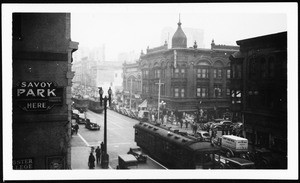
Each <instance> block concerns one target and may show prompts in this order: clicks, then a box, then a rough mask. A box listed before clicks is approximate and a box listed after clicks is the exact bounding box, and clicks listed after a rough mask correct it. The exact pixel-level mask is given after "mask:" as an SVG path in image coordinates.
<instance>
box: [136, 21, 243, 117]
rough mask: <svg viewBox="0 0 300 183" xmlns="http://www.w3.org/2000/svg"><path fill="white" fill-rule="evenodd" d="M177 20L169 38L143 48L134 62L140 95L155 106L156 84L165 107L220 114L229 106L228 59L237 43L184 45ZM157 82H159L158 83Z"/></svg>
mask: <svg viewBox="0 0 300 183" xmlns="http://www.w3.org/2000/svg"><path fill="white" fill-rule="evenodd" d="M187 46H188V45H187V36H186V35H185V33H184V31H183V30H182V28H181V22H179V23H178V28H177V31H176V32H175V34H174V35H173V37H172V46H171V48H170V49H168V44H167V42H166V43H165V44H164V45H163V46H160V47H156V48H152V49H149V48H148V49H147V52H146V53H145V54H143V53H142V54H141V56H140V59H139V61H138V64H139V69H140V70H141V73H142V98H143V99H147V101H148V104H150V106H151V107H153V108H155V107H157V102H158V95H159V85H160V98H161V101H164V102H165V103H166V108H167V109H170V110H176V109H177V110H178V111H185V112H190V111H196V110H197V109H202V110H203V111H204V116H205V120H209V119H212V118H220V117H223V114H224V113H225V112H226V111H228V110H229V107H230V87H229V86H230V60H229V56H230V55H231V54H233V53H234V52H236V51H237V50H238V47H237V46H226V45H216V44H215V43H214V40H213V41H212V44H211V49H203V48H198V46H197V43H196V41H195V42H194V45H192V46H191V47H189V48H188V47H187ZM159 83H161V84H159Z"/></svg>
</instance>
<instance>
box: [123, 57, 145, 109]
mask: <svg viewBox="0 0 300 183" xmlns="http://www.w3.org/2000/svg"><path fill="white" fill-rule="evenodd" d="M122 94H123V104H125V105H126V106H128V107H129V108H133V109H135V108H137V107H138V105H139V104H140V103H141V102H142V98H141V94H142V78H141V71H140V70H139V64H138V63H137V62H133V63H126V62H124V64H123V93H122Z"/></svg>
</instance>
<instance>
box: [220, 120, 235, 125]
mask: <svg viewBox="0 0 300 183" xmlns="http://www.w3.org/2000/svg"><path fill="white" fill-rule="evenodd" d="M220 124H221V125H223V126H232V125H233V123H232V122H231V121H226V120H224V121H220Z"/></svg>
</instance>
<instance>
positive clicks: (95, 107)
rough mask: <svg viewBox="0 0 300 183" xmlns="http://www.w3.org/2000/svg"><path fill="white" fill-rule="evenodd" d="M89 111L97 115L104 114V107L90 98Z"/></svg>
mask: <svg viewBox="0 0 300 183" xmlns="http://www.w3.org/2000/svg"><path fill="white" fill-rule="evenodd" d="M88 104H89V105H88V109H89V110H91V111H93V112H95V113H102V112H103V108H104V107H103V106H100V101H99V100H97V99H95V98H89V99H88Z"/></svg>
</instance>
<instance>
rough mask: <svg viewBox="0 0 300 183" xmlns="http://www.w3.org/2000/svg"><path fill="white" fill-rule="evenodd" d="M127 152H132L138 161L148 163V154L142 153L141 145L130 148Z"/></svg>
mask: <svg viewBox="0 0 300 183" xmlns="http://www.w3.org/2000/svg"><path fill="white" fill-rule="evenodd" d="M127 154H132V155H133V156H134V157H135V158H136V159H137V160H138V162H142V163H146V161H147V156H146V155H144V154H143V153H142V149H141V148H140V147H134V148H133V147H132V148H130V149H129V151H128V152H127Z"/></svg>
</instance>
